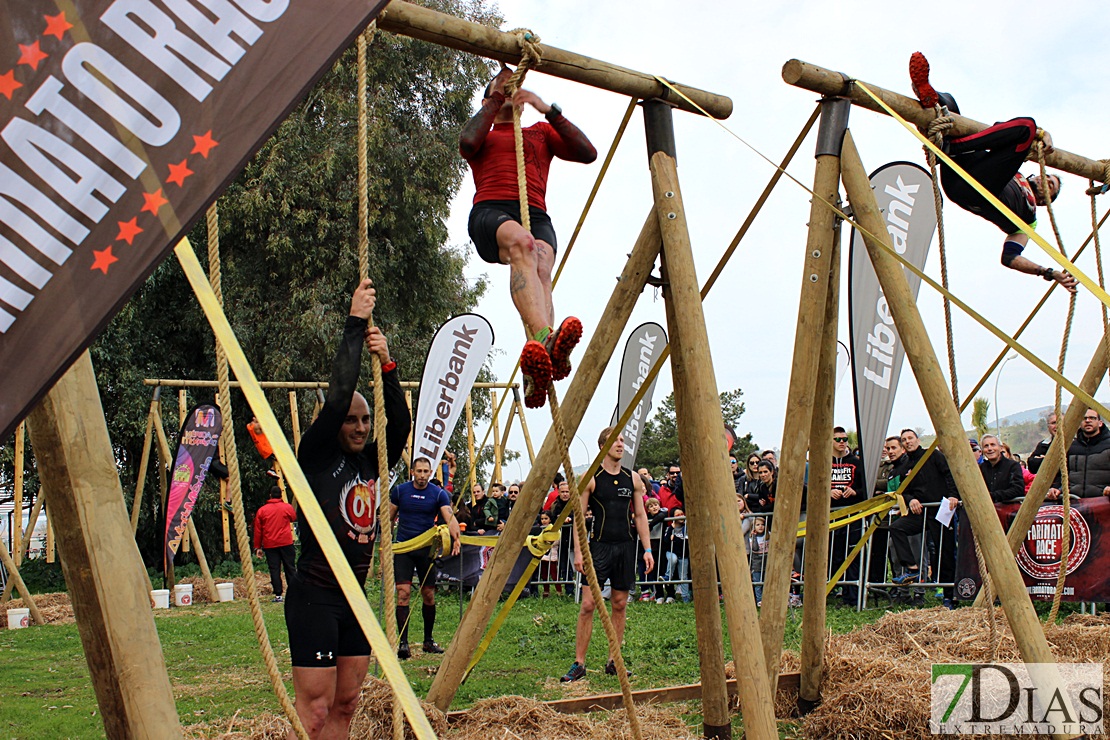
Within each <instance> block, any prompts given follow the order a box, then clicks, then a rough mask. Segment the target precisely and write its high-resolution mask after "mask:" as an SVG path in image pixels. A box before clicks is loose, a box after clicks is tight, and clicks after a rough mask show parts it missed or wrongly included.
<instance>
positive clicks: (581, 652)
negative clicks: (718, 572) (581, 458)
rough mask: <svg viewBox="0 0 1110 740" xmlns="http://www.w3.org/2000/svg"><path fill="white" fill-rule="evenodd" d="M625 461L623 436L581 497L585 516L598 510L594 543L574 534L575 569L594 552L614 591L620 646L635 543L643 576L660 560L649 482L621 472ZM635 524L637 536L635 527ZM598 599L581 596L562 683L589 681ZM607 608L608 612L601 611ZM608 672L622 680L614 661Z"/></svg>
mask: <svg viewBox="0 0 1110 740" xmlns="http://www.w3.org/2000/svg"><path fill="white" fill-rule="evenodd" d="M612 431H613V427H607V428H605V429H603V430H602V431H601V434H600V435H599V436H598V439H597V445H598V447H601V446H602V445H604V444H605V440H607V439H608V438H609V434H610V432H612ZM623 455H624V436H623V435H618V436H617V441H616V442H614V443H613V445H612V446H611V447H610V448H609V450H608V452H606V453H605V457H604V458H603V459H602V461H601V467H600V468H599V469H598V471H597V473H595V474H594V477H593V478H591V479H590V482H589V483H587V484H586V490H585V491H583V492H582V511H587V510H590V509H592V510H593V514H594V517H593V528H592V530H591V532H590V541H589V543H588V544H587V543H582V542H579V541H578V532H577V531H575V533H574V569H575V570H577V571H578V572H579V573H583V572H584V571H583V570H582V568H583V564H582V547H584V546H588V547H589V548H590V555H591V557H592V558H593V561H594V571H595V572H596V573H597V582H598V584H603V583H605V581H606V579H608V580H609V584H610V586H611V587H612V591H611V596H610V597H609V604H610V605H611V606H612V607H613V627H614V629H615V630H616V633H617V643H616V644H617V645H620V644H621V642H623V640H624V625H625V621H626V619H627V616H628V611H627V608H628V592H629V591H631V590H632V586H633V585H634V584H635V583H636V539H637V538H639V540H640V544H641V545H642V546H643V551H644V573H645V574H646V573H651V572H652V570H654V569H655V556H654V555H653V554H652V552H651V539H650V535H649V531H648V519H647V510H646V509H645V508H644V495H645V491H646V489H645V488H644V481H643V479H642V478H640V476H638V475H633V474H632V471H630V470H629V469H628V468H625V467H622V466H621V457H622V456H623ZM633 522H635V527H636V529H635V535H634V534H633V529H632V524H633ZM595 608H596V605H595V604H594V597H593V593H592V591H591V590H590V589H588V588H586V589H583V590H582V607H581V609H580V610H579V612H578V628H577V631H576V633H575V637H576V639H575V653H574V663H573V664H572V665H571V667H570V670H568V671H567V673H566V675H565V676H563V677H562V679H560V680H562V681H563V682H568V681H577V680H579V679H580V678H585V676H586V651H587V650H588V649H589V647H590V637H592V636H593V631H594V609H595ZM602 608H604V606H603V607H602ZM605 672H606V673H608V674H609V675H611V676H615V675H616V674H617V669H616V663H615V661H614V660H613V657H612V656H610V658H609V662H608V663H607V664H606V665H605Z"/></svg>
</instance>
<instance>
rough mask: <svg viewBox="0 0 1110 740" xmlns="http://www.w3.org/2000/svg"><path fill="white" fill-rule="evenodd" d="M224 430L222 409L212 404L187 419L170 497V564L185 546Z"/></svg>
mask: <svg viewBox="0 0 1110 740" xmlns="http://www.w3.org/2000/svg"><path fill="white" fill-rule="evenodd" d="M223 428H224V425H223V418H222V417H221V416H220V410H219V409H218V408H217V407H216V406H213V405H212V404H203V405H201V406H195V407H194V408H193V410H192V411H190V412H189V414H188V416H186V417H185V423H184V424H183V425H182V427H181V434H180V435H179V436H178V438H177V453H176V454H175V455H174V458H173V474H172V476H171V478H170V489H169V492H168V494H167V495H166V551H165V552H166V562H173V556H174V555H176V554H177V549H178V547H180V545H181V538H182V537H183V536H184V535H185V530H186V528H187V527H188V526H189V515H190V514H192V513H193V506H195V505H196V502H197V496H199V495H200V489H201V487H202V486H204V480H205V478H207V477H208V467H209V466H210V465H211V464H212V460H213V459H215V457H216V448H217V447H218V446H219V444H220V433H221V432H222V431H223Z"/></svg>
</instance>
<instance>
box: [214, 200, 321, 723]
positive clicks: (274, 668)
mask: <svg viewBox="0 0 1110 740" xmlns="http://www.w3.org/2000/svg"><path fill="white" fill-rule="evenodd" d="M207 215H208V280H209V282H210V283H211V284H212V292H213V293H215V294H216V300H217V301H218V302H219V304H220V305H221V306H222V305H223V302H224V298H223V288H222V285H221V270H220V216H219V211H218V210H217V206H216V204H212V206H211V207H210V208H209V209H208V214H207ZM216 379H217V381H218V383H219V392H218V394H217V396H218V402H219V405H220V415H221V416H222V417H223V433H222V434H221V435H220V444H221V445H223V450H224V459H225V460H227V472H228V486H227V488H228V494H229V495H230V497H231V509H232V515H233V518H234V520H235V544H236V546H237V547H238V549H239V562H240V564H241V565H242V568H243V579H244V580H245V581H246V582H247V599H248V601H249V602H250V607H251V621H252V622H253V623H254V634H255V636H256V637H257V638H258V647H259V649H260V650H261V651H262V661H263V662H264V663H265V664H266V672H267V673H268V674H269V676H270V686H271V687H272V688H273V690H274V693H275V694H276V695H277V698H278V701H279V702H280V703H281V709H282V711H284V712H285V717H286V719H288V720H289V723H290V724H291V725H293V732H295V733H296V735H297V737H298V738H300V740H308V733H307V732H306V731H305V729H304V725H302V724H301V718H300V717H299V716H298V715H297V709H296V707H294V706H293V702H292V700H290V698H289V692H288V691H286V689H285V682H284V681H283V680H282V679H281V671H280V670H279V669H278V665H277V659H276V658H275V657H274V649H273V647H272V646H271V645H270V636H269V633H268V632H267V631H266V622H265V621H264V620H263V618H262V605H261V604H260V603H259V601H258V584H257V583H256V582H255V580H254V561H253V560H251V558H252V554H251V543H250V538H249V537H248V535H247V518H246V515H245V513H244V512H243V489H242V485H241V482H240V479H239V453H238V451H237V450H236V447H235V424H234V423H233V421H232V416H231V383H230V379H229V373H228V367H227V353H226V352H225V351H224V347H223V344H222V343H221V342H220V341H219V339H218V338H217V339H216Z"/></svg>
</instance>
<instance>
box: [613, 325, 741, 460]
mask: <svg viewBox="0 0 1110 740" xmlns="http://www.w3.org/2000/svg"><path fill="white" fill-rule="evenodd" d="M666 346H667V332H666V330H665V329H664V328H663V327H662V326H660V325H659V324H656V323H655V322H653V321H649V322H647V323H646V324H640V325H639V326H637V327H636V328H635V329H633V330H632V333H631V334H629V335H628V341H627V342H625V345H624V353H623V354H622V355H621V375H620V380H619V383H620V385H619V386H618V388H617V407H616V408H615V409H614V410H613V419H612V421H610V422H609V423H610V424H616V423H617V421H618V420H619V419H620V416H621V414H622V413H623V412H624V410H625V408H626V407H627V406H628V404H629V403H631V401H632V399H633V398H634V397H635V396H636V391H638V390H640V386H641V385H643V383H644V380H645V379H646V378H647V376H648V374H649V373H650V372H651V368H652V367H653V366H654V365H655V363H656V362H658V361H659V356H660V355H661V354H662V353H663V348H664V347H666ZM658 380H659V376H658V375H656V376H655V378H654V379H653V380H652V381H651V387H649V388H648V390H647V392H646V393H645V394H644V397H643V398H642V399H641V400H640V405H639V406H637V407H636V410H635V411H633V412H632V416H631V417H630V418H629V419H628V423H627V424H625V425H624V430H623V431H622V432H621V434H623V435H624V455H623V456H622V457H621V465H622V466H623V467H626V468H628V469H629V470H635V469H636V454H637V453H638V452H639V451H640V437H641V435H642V434H643V431H644V424H646V423H647V415H648V414H649V413H650V412H651V397H652V395H653V394H654V393H655V383H656V381H658ZM734 437H735V433H734Z"/></svg>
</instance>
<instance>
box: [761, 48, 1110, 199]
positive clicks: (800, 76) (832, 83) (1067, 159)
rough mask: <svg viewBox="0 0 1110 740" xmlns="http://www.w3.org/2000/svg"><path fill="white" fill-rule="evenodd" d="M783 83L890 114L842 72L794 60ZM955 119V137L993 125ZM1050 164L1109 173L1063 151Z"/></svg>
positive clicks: (915, 119)
mask: <svg viewBox="0 0 1110 740" xmlns="http://www.w3.org/2000/svg"><path fill="white" fill-rule="evenodd" d="M782 79H783V80H784V81H785V82H786V83H787V84H789V85H794V86H795V87H800V88H802V89H804V90H810V91H812V92H815V93H820V94H821V95H836V96H839V97H844V98H848V99H849V100H851V101H852V103H853V104H854V105H858V106H860V107H861V108H867V109H868V110H873V111H875V112H876V113H883V114H884V115H885V114H886V111H884V110H883V109H882V108H881V107H880V106H879V104H878V103H876V102H875V101H874V100H872V99H871V96H870V95H868V94H867V93H865V92H864V91H863V90H860V89H859V88H858V87H856V86H855V85H854V84H852V83H853V78H852V77H849V76H848V75H846V74H844V73H842V72H835V71H833V70H831V69H825V68H824V67H818V66H817V65H815V64H809V63H808V62H803V61H800V60H798V59H791V60H790V61H788V62H787V63H786V64H784V65H782ZM864 84H866V85H867V87H868V88H869V89H870V90H871V91H872V92H873V93H875V95H877V96H878V97H880V98H882V100H883V102H884V103H886V104H887V105H889V106H890V107H891V109H892V110H894V112H896V113H897V114H898V115H900V116H902V118H905V119H906V120H907V121H909V122H910V123H913V124H916V125H917V126H920V127H925V126H927V125H928V124H929V122H930V121H932V120H933V110H932V109H931V108H922V107H921V103H919V102H917V100H916V99H914V98H911V97H907V96H905V95H901V94H899V93H896V92H891V91H890V90H884V89H883V88H881V87H878V86H877V85H872V84H871V83H870V82H865V83H864ZM1014 115H1021V112H1020V111H1016V112H1015V113H1014ZM952 118H953V126H952V135H953V136H966V135H968V134H974V133H976V132H978V131H982V130H983V129H985V128H987V126H988V125H989V124H985V123H980V122H979V121H976V120H973V119H971V118H965V117H963V116H960V115H956V114H952ZM1042 128H1048V129H1049V131H1050V132H1051V127H1046V126H1042ZM1046 163H1047V164H1048V165H1049V166H1050V167H1054V168H1055V169H1058V170H1061V171H1063V172H1070V173H1071V174H1073V175H1079V176H1080V177H1087V178H1090V179H1092V180H1097V181H1098V182H1103V181H1104V180H1103V178H1104V177H1105V174H1104V173H1105V170H1104V168H1103V166H1102V163H1100V162H1098V161H1097V160H1094V159H1088V158H1087V157H1082V156H1080V155H1078V154H1072V153H1071V152H1067V151H1064V150H1063V149H1056V151H1054V152H1053V153H1052V154H1050V155H1048V159H1047V160H1046Z"/></svg>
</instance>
